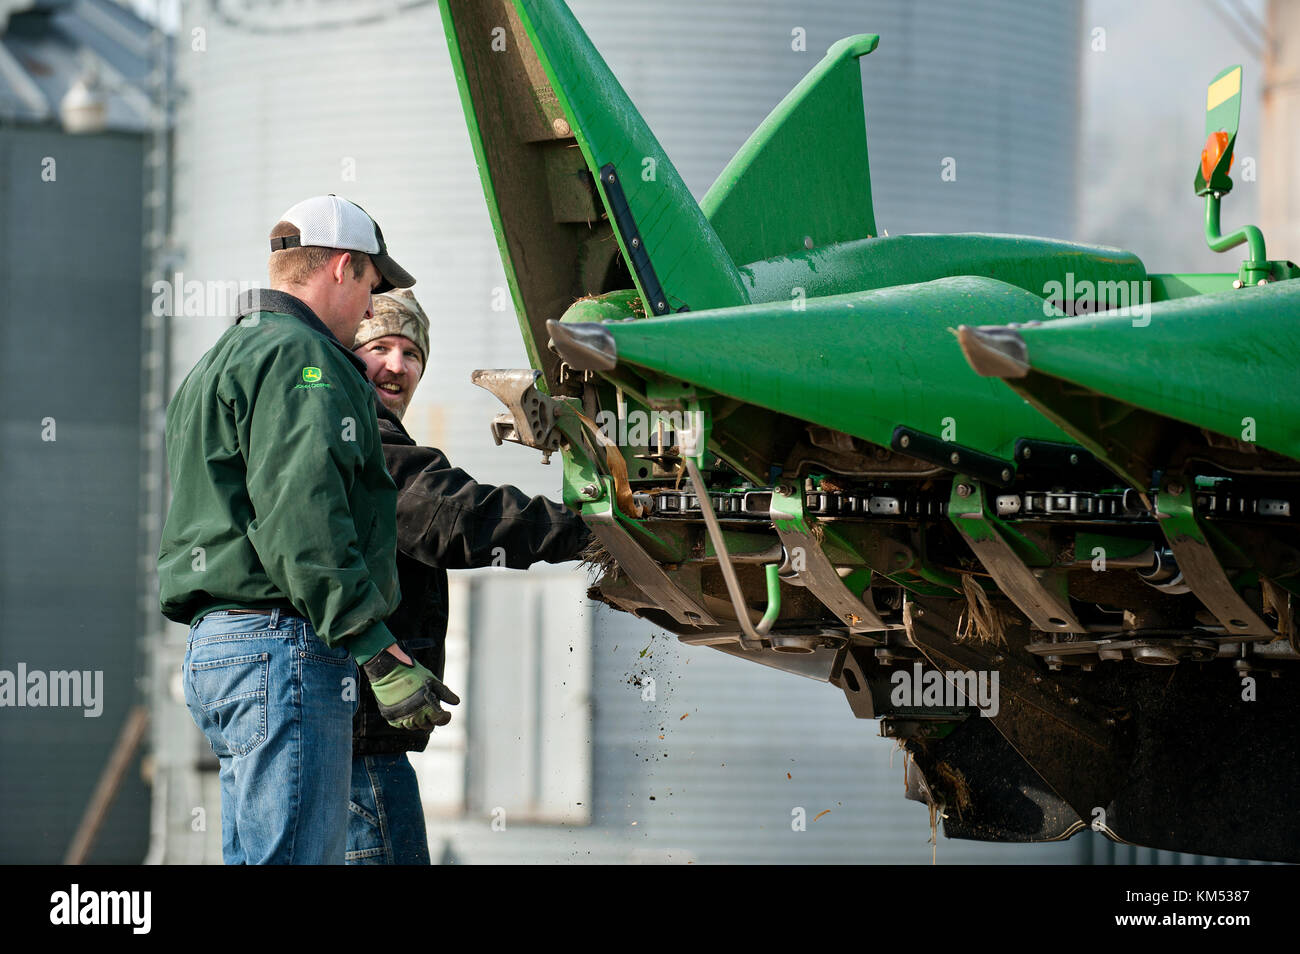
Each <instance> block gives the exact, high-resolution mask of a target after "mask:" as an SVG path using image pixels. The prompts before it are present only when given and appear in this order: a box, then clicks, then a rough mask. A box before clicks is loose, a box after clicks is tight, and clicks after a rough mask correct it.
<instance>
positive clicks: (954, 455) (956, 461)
mask: <svg viewBox="0 0 1300 954" xmlns="http://www.w3.org/2000/svg"><path fill="white" fill-rule="evenodd" d="M948 459H949V460H950V461H952V462H953V463H954V464H960V463H961V454H958V453H957V452H956V451H953V452H952V456H951V457H949V458H948Z"/></svg>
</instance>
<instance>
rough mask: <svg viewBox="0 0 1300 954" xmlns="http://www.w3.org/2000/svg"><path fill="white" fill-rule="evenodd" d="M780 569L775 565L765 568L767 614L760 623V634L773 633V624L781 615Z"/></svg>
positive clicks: (768, 565) (765, 566) (771, 564)
mask: <svg viewBox="0 0 1300 954" xmlns="http://www.w3.org/2000/svg"><path fill="white" fill-rule="evenodd" d="M779 569H780V567H779V566H777V564H775V563H768V564H766V565H764V567H763V572H764V574H765V575H766V576H767V612H766V613H764V614H763V618H762V619H761V620H759V621H758V631H759V632H760V633H767V632H769V631H771V629H772V624H773V623H775V622H776V618H777V617H778V616H780V615H781V578H780V577H779V576H777V571H778V570H779Z"/></svg>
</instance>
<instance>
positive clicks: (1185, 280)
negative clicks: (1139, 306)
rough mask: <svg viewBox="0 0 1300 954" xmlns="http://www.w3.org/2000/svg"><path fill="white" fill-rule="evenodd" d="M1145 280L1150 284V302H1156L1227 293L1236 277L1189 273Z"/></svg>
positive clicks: (1227, 273)
mask: <svg viewBox="0 0 1300 954" xmlns="http://www.w3.org/2000/svg"><path fill="white" fill-rule="evenodd" d="M1147 279H1148V280H1149V281H1150V282H1151V300H1152V301H1153V302H1157V301H1168V300H1169V299H1171V298H1190V297H1192V296H1193V295H1206V294H1211V293H1213V292H1221V291H1227V290H1228V289H1230V288H1232V283H1233V282H1234V281H1236V279H1237V275H1236V273H1234V272H1200V273H1198V272H1189V273H1182V274H1163V275H1148V276H1147Z"/></svg>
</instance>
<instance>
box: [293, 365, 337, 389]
mask: <svg viewBox="0 0 1300 954" xmlns="http://www.w3.org/2000/svg"><path fill="white" fill-rule="evenodd" d="M327 387H329V384H328V383H327V382H325V381H322V380H321V373H320V368H303V369H302V384H295V385H294V390H295V391H296V390H297V389H298V388H327Z"/></svg>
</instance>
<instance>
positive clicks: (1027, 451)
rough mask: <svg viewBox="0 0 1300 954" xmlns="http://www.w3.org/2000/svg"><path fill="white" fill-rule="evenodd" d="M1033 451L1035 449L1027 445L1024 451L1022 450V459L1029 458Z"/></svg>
mask: <svg viewBox="0 0 1300 954" xmlns="http://www.w3.org/2000/svg"><path fill="white" fill-rule="evenodd" d="M1032 453H1033V450H1032V449H1031V448H1028V447H1026V448H1025V449H1024V450H1023V451H1021V452H1020V459H1021V460H1029V455H1030V454H1032Z"/></svg>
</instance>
